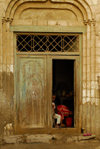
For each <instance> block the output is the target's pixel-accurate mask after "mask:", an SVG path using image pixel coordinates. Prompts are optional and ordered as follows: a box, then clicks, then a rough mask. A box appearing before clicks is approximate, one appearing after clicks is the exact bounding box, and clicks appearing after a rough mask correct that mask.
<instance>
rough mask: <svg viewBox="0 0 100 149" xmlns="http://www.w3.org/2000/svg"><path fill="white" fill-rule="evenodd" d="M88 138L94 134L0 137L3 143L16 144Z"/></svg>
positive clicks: (66, 141) (86, 139)
mask: <svg viewBox="0 0 100 149" xmlns="http://www.w3.org/2000/svg"><path fill="white" fill-rule="evenodd" d="M90 139H96V136H95V135H91V136H82V135H80V136H67V135H61V134H55V135H49V134H36V135H28V134H27V135H12V136H4V137H3V138H2V141H1V142H2V143H3V144H17V143H71V142H80V141H88V140H90Z"/></svg>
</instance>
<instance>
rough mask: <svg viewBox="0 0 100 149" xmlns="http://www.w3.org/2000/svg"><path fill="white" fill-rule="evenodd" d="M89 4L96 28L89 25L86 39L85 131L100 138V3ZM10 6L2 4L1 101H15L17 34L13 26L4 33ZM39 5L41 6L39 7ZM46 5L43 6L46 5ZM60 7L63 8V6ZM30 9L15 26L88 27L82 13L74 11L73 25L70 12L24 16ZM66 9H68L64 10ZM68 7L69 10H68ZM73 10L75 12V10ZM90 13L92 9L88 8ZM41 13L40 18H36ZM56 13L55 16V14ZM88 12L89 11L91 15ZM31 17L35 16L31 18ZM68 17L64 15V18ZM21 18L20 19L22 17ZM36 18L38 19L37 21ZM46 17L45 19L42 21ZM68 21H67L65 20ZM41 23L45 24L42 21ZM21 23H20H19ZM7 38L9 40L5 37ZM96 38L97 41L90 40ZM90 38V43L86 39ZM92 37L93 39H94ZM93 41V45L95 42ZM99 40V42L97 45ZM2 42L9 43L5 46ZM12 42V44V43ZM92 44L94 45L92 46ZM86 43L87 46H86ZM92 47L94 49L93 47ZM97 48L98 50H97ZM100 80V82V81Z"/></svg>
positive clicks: (0, 1) (90, 0) (94, 0)
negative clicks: (14, 66) (12, 31)
mask: <svg viewBox="0 0 100 149" xmlns="http://www.w3.org/2000/svg"><path fill="white" fill-rule="evenodd" d="M87 2H88V4H89V5H90V6H91V9H92V11H93V13H94V17H95V21H96V24H95V25H96V26H95V27H93V25H92V27H91V28H90V26H89V24H88V25H86V26H87V33H85V34H84V36H83V41H84V45H83V53H82V54H83V61H82V63H83V80H82V82H83V90H82V103H81V104H80V105H81V111H82V113H81V114H82V115H81V118H82V127H83V128H85V131H87V132H92V133H96V134H98V135H100V93H99V92H100V1H99V0H87ZM7 3H9V0H0V74H1V73H2V72H3V75H1V76H0V80H1V81H0V98H1V99H8V100H10V98H11V100H12V99H13V65H14V53H13V34H12V33H10V34H9V23H8V28H6V30H5V31H4V32H3V28H5V26H4V24H3V25H2V17H3V16H4V15H5V10H6V8H7ZM37 5H38V4H37ZM42 5H43V4H42ZM59 6H60V4H59ZM23 7H26V8H27V5H24V6H21V7H20V8H19V9H18V10H17V11H16V14H15V17H14V18H15V20H14V21H13V22H12V25H24V24H25V25H44V26H47V25H48V26H55V25H59V26H74V25H78V24H79V22H80V25H82V26H84V23H83V22H82V16H81V14H80V12H79V11H78V10H74V11H76V12H77V13H78V17H76V16H75V14H74V13H72V11H69V13H70V15H71V16H72V18H73V20H74V21H71V19H70V17H69V16H68V15H67V13H68V10H67V11H66V10H62V11H61V10H60V11H61V12H57V11H55V10H54V11H53V12H52V10H50V11H51V14H50V17H49V18H48V17H46V16H47V15H48V13H49V11H48V10H43V11H44V12H43V11H42V10H41V9H40V12H41V13H42V16H41V17H40V16H39V18H38V11H37V10H36V11H35V10H34V9H33V10H32V13H31V9H27V10H26V11H23V12H21V10H22V8H23ZM63 7H65V6H63ZM66 7H68V6H66ZM73 9H75V8H74V7H73ZM87 9H88V7H87ZM35 12H37V13H36V14H37V16H36V15H35ZM54 12H55V13H54ZM87 12H88V11H87ZM30 13H31V15H30ZM63 13H64V15H63ZM56 14H57V15H59V14H60V16H61V17H60V16H59V17H57V18H56ZM18 16H20V17H18ZM34 17H35V19H34ZM42 17H43V18H42ZM64 17H66V18H67V19H66V20H64ZM40 19H41V21H40ZM18 20H19V21H18ZM3 34H6V35H7V36H5V37H4V36H3ZM91 34H93V36H94V38H90V36H91ZM85 36H87V43H86V37H85ZM93 36H92V37H93ZM92 40H93V41H92ZM94 40H95V42H94ZM2 41H3V42H5V43H4V44H2ZM8 41H11V42H8ZM91 41H92V42H91ZM85 43H86V44H85ZM94 43H96V44H95V45H94ZM90 44H91V45H90ZM94 48H95V50H94ZM98 79H99V81H98Z"/></svg>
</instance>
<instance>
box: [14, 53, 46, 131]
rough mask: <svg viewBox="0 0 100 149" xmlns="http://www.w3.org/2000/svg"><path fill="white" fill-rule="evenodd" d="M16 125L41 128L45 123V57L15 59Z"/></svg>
mask: <svg viewBox="0 0 100 149" xmlns="http://www.w3.org/2000/svg"><path fill="white" fill-rule="evenodd" d="M17 65H18V69H17V82H16V84H17V88H16V89H17V90H16V93H17V96H16V97H17V103H16V105H17V107H18V108H17V119H16V121H17V125H19V126H20V127H22V128H43V127H45V125H46V108H45V104H46V100H45V88H46V83H45V82H46V72H45V71H46V69H45V67H46V59H45V57H36V56H33V57H27V56H26V57H24V56H23V57H19V58H18V59H17Z"/></svg>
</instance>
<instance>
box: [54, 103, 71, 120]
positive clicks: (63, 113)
mask: <svg viewBox="0 0 100 149" xmlns="http://www.w3.org/2000/svg"><path fill="white" fill-rule="evenodd" d="M57 111H58V114H60V115H61V119H62V120H63V119H64V117H65V116H69V114H72V112H71V111H70V110H69V109H68V107H67V106H64V105H59V106H57Z"/></svg>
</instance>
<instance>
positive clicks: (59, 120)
mask: <svg viewBox="0 0 100 149" xmlns="http://www.w3.org/2000/svg"><path fill="white" fill-rule="evenodd" d="M55 99H56V95H53V96H52V111H53V114H52V115H53V119H56V120H57V122H56V124H55V127H56V128H59V127H60V124H61V116H60V115H59V114H57V109H56V105H55Z"/></svg>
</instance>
